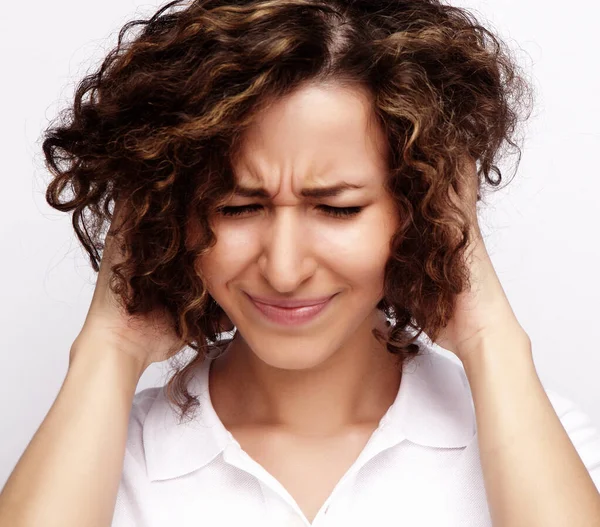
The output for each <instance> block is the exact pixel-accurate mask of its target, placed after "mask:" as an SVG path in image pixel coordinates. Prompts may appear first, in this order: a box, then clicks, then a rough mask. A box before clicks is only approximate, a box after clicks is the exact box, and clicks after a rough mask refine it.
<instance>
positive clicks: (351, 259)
mask: <svg viewBox="0 0 600 527" xmlns="http://www.w3.org/2000/svg"><path fill="white" fill-rule="evenodd" d="M392 234H393V231H392V230H391V229H390V228H389V227H388V226H386V223H385V222H384V221H383V218H382V217H380V216H379V215H373V216H371V217H369V218H364V219H361V220H356V221H355V222H354V223H352V224H350V225H346V226H342V227H338V228H332V229H323V230H321V231H320V232H319V235H318V236H317V237H315V243H314V247H315V250H317V251H318V252H319V254H320V255H321V261H322V262H323V263H324V265H326V266H327V267H328V268H329V269H331V270H332V271H333V272H335V273H336V274H339V275H341V276H343V277H344V278H346V279H347V281H348V282H354V283H357V284H359V283H364V284H365V285H366V286H367V287H369V286H370V285H372V284H374V283H376V282H380V281H381V280H382V279H383V276H384V271H385V264H386V262H387V260H388V258H389V254H390V251H389V242H390V238H391V236H392Z"/></svg>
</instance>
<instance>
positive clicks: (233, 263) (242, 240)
mask: <svg viewBox="0 0 600 527" xmlns="http://www.w3.org/2000/svg"><path fill="white" fill-rule="evenodd" d="M215 236H216V238H217V241H216V243H215V245H214V246H213V247H212V248H211V250H210V252H209V253H207V254H205V255H204V256H203V257H202V258H201V259H200V261H199V264H198V265H199V267H200V268H201V269H202V272H203V274H204V275H205V276H206V278H207V281H208V285H209V288H210V287H212V288H219V287H221V286H222V285H223V284H225V283H226V282H227V281H228V280H230V279H231V278H233V277H235V276H236V275H238V274H239V273H240V272H241V271H242V270H243V269H244V267H245V266H247V264H248V261H249V258H250V257H251V255H252V254H253V253H254V251H255V247H254V244H255V243H256V242H255V241H254V240H255V236H253V235H252V232H250V230H249V229H247V228H244V226H242V225H237V226H226V225H220V226H217V227H215Z"/></svg>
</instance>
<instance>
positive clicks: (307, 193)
mask: <svg viewBox="0 0 600 527" xmlns="http://www.w3.org/2000/svg"><path fill="white" fill-rule="evenodd" d="M361 188H364V185H355V184H352V183H345V182H344V183H339V184H337V185H333V186H330V187H313V188H303V189H302V190H301V191H300V195H301V196H303V197H305V198H332V197H335V196H339V195H340V194H341V193H342V192H345V191H347V190H355V189H361ZM234 194H235V195H236V196H241V197H243V198H264V199H269V198H270V197H271V195H270V194H269V193H268V192H267V191H266V190H265V189H264V188H262V187H245V186H243V185H238V186H237V187H236V188H235V190H234Z"/></svg>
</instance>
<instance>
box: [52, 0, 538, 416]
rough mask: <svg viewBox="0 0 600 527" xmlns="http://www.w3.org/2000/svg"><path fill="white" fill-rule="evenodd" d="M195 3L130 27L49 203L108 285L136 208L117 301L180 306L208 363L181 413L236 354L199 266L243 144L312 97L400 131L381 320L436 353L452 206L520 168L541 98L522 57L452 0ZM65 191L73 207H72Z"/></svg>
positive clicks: (454, 289)
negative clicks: (276, 114)
mask: <svg viewBox="0 0 600 527" xmlns="http://www.w3.org/2000/svg"><path fill="white" fill-rule="evenodd" d="M182 3H183V2H182V1H180V0H178V1H174V2H170V3H168V4H166V5H164V6H163V7H161V8H160V9H159V10H158V11H157V12H156V13H155V14H154V15H153V16H152V17H151V18H150V19H148V20H134V21H130V22H128V23H127V24H125V25H124V26H123V28H122V29H121V30H120V32H119V37H118V44H117V45H116V47H115V48H114V49H113V50H112V51H110V53H109V54H108V55H107V56H106V57H105V59H104V60H103V62H102V64H101V66H100V67H99V69H97V71H95V72H94V73H93V74H90V75H87V76H86V77H85V78H84V79H83V80H81V81H80V83H79V84H78V85H77V89H76V92H75V96H74V101H73V104H72V105H71V106H69V107H68V108H66V109H65V110H64V111H63V112H61V113H60V115H59V116H58V118H57V120H58V121H59V122H53V123H51V125H50V126H49V127H48V128H47V129H46V130H45V132H44V141H43V147H42V148H43V152H44V156H45V160H46V166H47V167H48V169H49V171H50V172H51V173H52V175H53V179H52V180H51V182H50V183H49V185H48V187H47V191H46V200H47V202H48V203H49V204H50V206H52V207H53V208H55V209H57V210H60V211H65V212H66V211H73V218H72V221H73V227H74V230H75V233H76V235H77V237H78V239H79V240H80V242H81V243H82V244H83V246H84V248H85V250H86V251H87V253H88V254H89V258H90V261H91V264H92V267H93V268H94V270H95V271H98V270H99V262H100V260H101V256H100V254H99V251H101V250H103V248H104V245H103V242H102V235H103V232H104V227H105V226H106V225H109V224H110V221H111V219H112V212H111V209H110V206H111V203H113V204H114V203H116V202H117V200H119V201H120V200H123V201H125V202H126V203H127V204H128V210H129V218H128V221H127V226H126V228H125V230H124V231H123V240H124V243H125V244H126V245H127V246H128V248H129V250H128V253H127V254H128V257H127V259H126V260H125V261H124V262H123V263H122V264H121V265H119V266H117V267H113V268H112V271H113V273H114V276H113V278H114V281H113V283H114V285H115V288H114V289H113V290H114V291H115V293H118V294H119V296H120V298H121V300H122V302H123V305H124V306H126V309H127V311H128V313H129V314H136V313H142V314H143V313H148V312H150V311H152V310H153V309H154V308H155V307H156V306H157V305H161V306H162V307H165V308H166V309H167V311H168V312H169V314H171V315H172V317H173V320H174V321H175V330H176V332H177V335H178V336H180V337H181V338H182V339H183V341H184V342H185V343H186V344H187V346H189V347H190V348H192V349H193V350H195V352H196V353H195V355H194V356H193V358H192V359H191V360H189V361H188V362H187V363H186V364H184V365H183V366H182V367H175V371H174V375H172V376H171V378H170V379H169V382H168V384H167V386H166V393H167V395H168V399H169V401H170V402H171V403H173V404H174V405H175V407H176V409H177V410H178V411H179V416H180V418H181V419H183V418H184V417H185V416H186V415H188V414H189V413H190V410H191V409H192V408H194V407H195V406H197V405H198V400H197V398H196V397H195V396H194V395H192V394H190V393H189V392H188V390H187V382H188V380H189V378H190V376H191V375H193V370H194V368H195V367H196V366H198V365H199V364H200V363H201V362H202V361H203V360H204V359H205V354H206V353H208V352H209V351H210V350H211V349H216V348H217V347H218V346H219V345H220V344H222V342H223V340H222V333H223V325H222V324H223V322H222V321H223V316H224V315H225V314H224V313H223V311H222V310H221V308H220V307H219V306H218V304H217V303H216V302H215V301H214V299H213V298H212V297H211V296H210V294H209V293H208V291H207V290H206V288H205V287H204V285H203V280H202V276H201V275H200V273H199V271H198V269H197V268H196V267H195V265H194V264H195V262H197V260H198V258H199V257H200V256H201V255H202V254H205V253H206V251H208V250H209V249H210V248H211V247H212V246H213V245H214V243H215V241H216V238H215V234H214V232H213V230H212V227H211V218H213V214H214V213H215V212H216V210H217V208H218V207H219V206H220V205H221V204H222V203H223V202H225V201H226V200H227V198H228V197H229V196H230V195H231V193H232V191H233V190H234V186H235V178H234V174H233V169H232V166H233V164H234V163H233V161H234V160H235V159H236V156H237V155H238V153H239V151H240V145H241V140H242V137H243V135H244V131H245V130H246V129H247V128H248V127H249V126H250V125H251V124H252V122H253V119H254V118H255V117H256V115H257V113H258V112H259V111H260V109H261V108H265V107H266V106H267V105H269V104H270V103H271V102H273V101H274V100H276V99H278V98H280V97H282V96H285V95H286V94H289V93H290V92H291V91H292V90H297V89H298V88H299V87H300V86H303V85H306V84H307V83H311V84H315V83H316V84H321V85H323V84H332V85H333V84H335V85H338V86H353V87H362V88H366V89H367V90H368V92H369V93H370V94H371V96H372V106H373V110H374V115H376V117H377V119H378V120H379V122H380V123H381V125H382V127H383V130H384V131H385V133H386V136H387V140H388V142H389V146H390V151H391V155H390V159H389V177H388V179H387V181H386V187H387V190H388V191H389V192H390V194H391V195H392V196H393V197H394V199H395V202H396V204H397V207H398V211H399V217H400V218H401V223H400V227H399V229H398V230H397V232H396V233H395V235H394V236H393V238H392V239H391V240H390V244H391V245H390V249H391V257H390V258H389V260H388V262H387V264H386V269H385V284H384V288H385V289H384V290H385V296H384V297H383V298H382V300H381V301H380V303H379V304H378V306H377V307H378V308H379V309H381V310H383V311H384V312H385V314H386V315H387V317H388V319H390V320H391V321H392V326H391V331H390V335H389V338H388V339H387V341H386V347H387V350H388V351H389V352H390V353H393V354H396V355H397V356H398V362H399V363H400V364H404V363H405V361H407V360H408V359H410V358H412V357H414V356H415V355H416V354H417V353H418V352H419V346H418V345H417V344H416V343H415V340H416V339H417V338H418V336H419V335H420V334H421V332H424V333H425V334H426V335H427V336H428V337H429V338H430V339H431V340H433V341H435V339H436V336H437V335H438V333H439V331H440V329H441V328H443V327H444V326H445V324H447V322H448V320H449V319H450V317H451V315H452V308H453V301H454V299H455V297H456V295H457V294H459V293H460V292H461V291H463V290H464V289H465V288H466V287H468V285H469V276H468V270H467V265H466V262H465V258H464V255H465V249H466V248H467V246H468V242H469V219H468V217H467V216H466V215H465V213H464V212H463V211H461V210H458V209H457V208H456V206H455V205H453V202H452V200H451V197H450V193H449V191H450V190H455V191H456V190H457V189H458V188H459V184H460V181H459V180H460V178H461V177H463V176H461V173H462V172H461V170H460V166H461V162H462V161H461V160H463V159H464V156H465V155H468V156H470V157H471V158H472V159H473V160H476V161H477V163H478V165H479V166H478V167H477V178H478V182H479V183H478V184H479V190H480V191H481V190H482V186H483V185H484V184H485V183H487V184H488V185H490V186H492V187H498V186H499V184H500V182H501V180H502V174H501V171H500V169H499V168H498V166H497V163H498V157H499V155H500V154H501V153H504V152H505V148H504V147H510V148H509V150H516V151H517V152H518V154H519V159H520V156H521V150H520V147H519V144H518V142H517V137H516V132H517V124H518V122H519V120H520V117H521V115H522V114H526V115H524V119H525V118H528V117H529V113H528V112H527V110H528V108H529V107H530V103H531V102H532V89H531V86H530V85H529V83H528V82H526V81H525V77H524V75H523V74H522V72H521V69H520V68H519V66H518V64H517V61H516V60H515V59H514V58H513V54H512V51H510V50H509V49H508V47H507V46H506V44H505V43H503V42H502V41H501V40H500V39H499V37H497V36H495V35H494V34H493V32H492V31H491V30H489V29H486V28H484V27H482V25H480V23H479V22H478V21H477V20H476V18H475V16H474V15H473V14H472V13H470V12H468V11H467V10H465V9H461V8H458V7H452V6H449V5H444V4H442V3H441V2H440V1H438V0H229V1H228V0H199V1H193V2H191V3H189V4H187V5H185V6H184V9H175V8H176V7H179V5H180V4H182ZM137 26H139V27H140V29H141V31H139V32H138V33H137V34H136V36H135V38H132V39H130V40H129V41H128V42H125V41H124V36H125V34H126V33H127V32H128V31H129V30H130V29H133V28H136V27H137ZM491 173H494V174H496V176H497V178H496V179H494V178H492V177H490V174H491ZM472 177H475V176H472ZM67 186H70V188H71V189H72V191H73V196H72V197H70V198H64V199H63V200H62V201H61V195H62V194H63V193H64V191H65V189H66V188H67ZM478 198H479V199H481V195H480V194H479V195H478ZM85 211H87V214H86V215H84V212H85ZM192 228H193V229H194V232H195V238H194V240H195V241H194V243H193V244H192V245H191V246H188V244H187V243H186V240H187V238H188V234H189V232H190V229H192ZM457 233H459V234H460V235H459V236H457ZM127 285H128V286H129V288H128V287H127ZM128 291H131V293H130V294H128ZM225 316H226V315H225ZM412 330H416V331H412ZM174 358H175V357H171V359H174ZM174 364H175V363H174V362H173V364H172V366H173V365H174ZM179 366H181V365H179Z"/></svg>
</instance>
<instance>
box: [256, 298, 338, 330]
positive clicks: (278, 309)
mask: <svg viewBox="0 0 600 527" xmlns="http://www.w3.org/2000/svg"><path fill="white" fill-rule="evenodd" d="M246 294H247V293H246ZM336 294H337V293H336ZM247 296H248V298H249V299H250V301H251V302H252V304H253V305H254V307H256V309H257V310H258V311H259V312H260V313H261V314H262V315H264V316H265V317H266V318H267V319H269V320H270V321H272V322H275V323H277V324H283V325H286V326H295V325H300V324H305V323H307V322H309V321H310V320H313V319H314V318H316V316H317V315H319V314H320V313H321V312H322V311H323V310H324V309H325V308H326V307H327V306H328V305H329V304H330V302H331V299H332V298H333V297H335V296H336V295H331V296H327V297H322V298H317V299H310V300H307V299H304V300H293V301H292V300H284V301H281V300H278V301H277V303H278V304H286V305H287V306H290V305H291V306H290V307H285V306H282V305H274V304H270V303H264V302H261V301H260V300H259V299H258V298H257V297H253V296H250V295H248V294H247ZM317 302H318V303H317Z"/></svg>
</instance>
